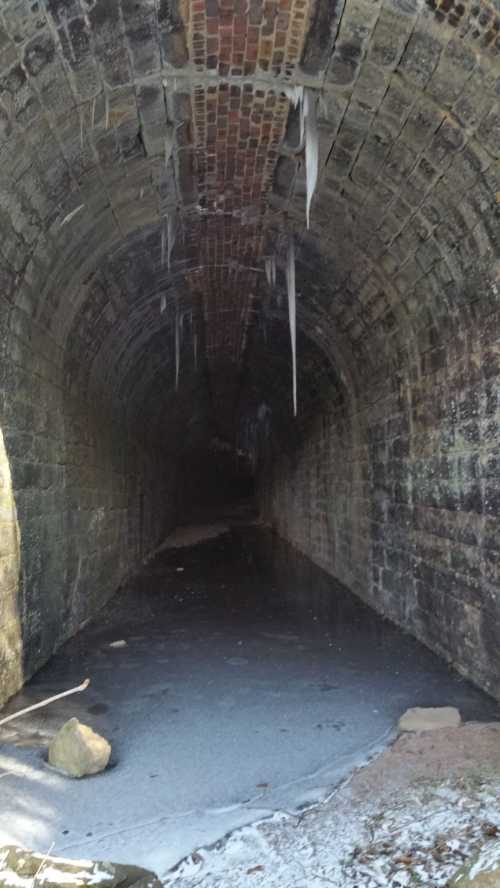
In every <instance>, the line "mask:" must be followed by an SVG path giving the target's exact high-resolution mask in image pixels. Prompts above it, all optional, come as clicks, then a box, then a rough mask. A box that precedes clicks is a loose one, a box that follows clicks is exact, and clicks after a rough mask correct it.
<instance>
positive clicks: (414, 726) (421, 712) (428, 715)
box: [399, 706, 462, 731]
mask: <svg viewBox="0 0 500 888" xmlns="http://www.w3.org/2000/svg"><path fill="white" fill-rule="evenodd" d="M461 724H462V718H461V715H460V713H459V711H458V709H456V708H455V707H454V706H437V707H428V708H421V707H419V706H415V707H413V709H407V710H406V712H405V713H404V715H402V716H401V718H400V719H399V730H400V731H435V730H437V729H438V728H458V727H460V725H461Z"/></svg>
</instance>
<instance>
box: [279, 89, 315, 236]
mask: <svg viewBox="0 0 500 888" xmlns="http://www.w3.org/2000/svg"><path fill="white" fill-rule="evenodd" d="M285 92H286V96H287V98H288V99H289V100H290V102H291V103H292V105H293V106H294V108H297V106H299V108H300V145H301V147H304V148H305V153H306V192H307V198H306V224H307V228H309V219H310V212H311V201H312V199H313V194H314V192H315V190H316V184H317V182H318V160H319V140H318V119H317V113H316V112H317V108H316V105H317V96H316V94H315V93H314V91H313V90H312V89H308V88H307V87H305V88H304V87H303V86H291V87H287V88H286V90H285Z"/></svg>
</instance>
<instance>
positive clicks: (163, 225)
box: [161, 219, 166, 268]
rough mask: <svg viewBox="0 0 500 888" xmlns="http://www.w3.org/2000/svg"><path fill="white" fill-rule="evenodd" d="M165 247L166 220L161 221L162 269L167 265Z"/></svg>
mask: <svg viewBox="0 0 500 888" xmlns="http://www.w3.org/2000/svg"><path fill="white" fill-rule="evenodd" d="M165 247H166V233H165V221H164V219H162V221H161V267H162V268H163V267H164V265H165Z"/></svg>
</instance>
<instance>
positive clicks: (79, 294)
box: [0, 0, 500, 431]
mask: <svg viewBox="0 0 500 888" xmlns="http://www.w3.org/2000/svg"><path fill="white" fill-rule="evenodd" d="M499 28H500V9H499V7H498V6H496V5H495V3H493V2H492V3H489V2H484V0H463V2H456V0H347V2H346V3H345V5H344V4H343V3H342V2H341V0H338V2H336V3H335V2H331V0H179V2H176V0H140V2H139V0H45V2H43V0H38V2H33V0H9V2H7V0H4V2H3V3H2V5H1V13H0V70H1V74H0V145H1V147H0V152H1V158H0V198H1V199H0V205H1V206H0V231H1V242H0V257H1V275H2V287H3V290H4V293H5V294H6V295H7V297H8V300H9V303H10V309H9V324H10V327H11V329H12V330H13V331H14V332H15V331H16V330H22V329H23V327H25V325H26V323H27V320H29V322H30V323H32V322H34V323H35V325H36V329H37V331H38V335H39V337H40V341H41V342H43V337H44V336H45V335H46V337H47V340H46V342H47V345H46V350H47V353H48V354H50V358H51V360H53V361H58V362H61V363H62V364H63V365H64V368H65V371H66V378H67V383H68V385H70V386H75V387H77V388H78V390H80V391H81V390H83V391H85V392H88V393H89V394H90V393H91V392H92V391H94V390H96V389H97V388H101V389H102V388H103V387H104V388H106V390H107V392H108V394H110V395H111V396H116V397H119V398H120V399H122V400H123V401H124V402H125V403H129V404H130V405H134V404H135V405H137V409H142V410H144V409H145V405H149V406H148V409H150V410H152V409H153V406H152V405H153V404H158V403H160V401H161V402H162V403H163V404H164V405H165V404H167V402H168V398H167V394H168V392H169V391H170V395H169V397H170V396H171V394H172V391H173V388H174V382H175V375H176V370H175V363H176V362H175V335H176V334H175V328H176V327H177V329H179V326H181V327H182V329H181V334H182V338H183V344H184V348H186V342H187V340H188V339H189V342H190V346H189V347H190V349H191V351H192V352H193V354H194V353H195V352H197V354H194V359H193V360H195V362H197V361H200V362H203V366H204V367H205V368H206V369H207V371H208V373H207V377H208V379H209V380H210V390H211V396H212V403H213V407H214V409H215V412H216V416H217V417H218V423H219V428H220V429H221V430H224V431H226V430H228V429H230V427H231V423H232V422H233V413H234V407H235V404H236V402H237V399H238V387H239V386H240V384H241V378H242V367H243V366H244V364H245V361H246V362H248V361H249V360H251V355H250V354H249V353H248V350H249V348H250V345H249V344H250V343H251V342H252V341H254V340H255V336H254V335H253V336H252V335H249V333H250V332H251V331H252V330H254V328H255V325H256V323H257V321H258V319H259V317H260V316H261V314H262V311H264V310H265V309H266V306H267V310H270V311H272V313H273V317H274V318H275V319H277V320H278V321H279V322H281V324H282V325H283V326H285V325H286V323H287V316H286V301H285V300H283V299H281V304H278V301H277V297H280V296H283V293H284V290H285V277H284V262H285V253H286V243H287V240H288V238H289V236H290V234H291V233H292V234H293V236H294V238H295V243H296V261H297V279H298V294H299V295H298V299H299V307H298V322H299V326H300V327H301V329H302V330H303V331H304V333H305V334H306V335H307V336H308V337H309V338H310V340H311V341H314V342H315V343H316V345H317V347H319V348H320V349H321V350H322V351H324V352H325V354H328V355H329V357H330V358H331V359H332V360H333V361H334V362H335V363H336V365H337V366H338V367H339V368H340V370H339V372H340V373H341V374H344V375H345V374H347V376H349V378H350V380H351V384H352V386H353V387H354V388H356V386H357V388H358V390H362V380H363V378H364V377H366V375H367V374H369V375H373V374H374V373H375V374H376V373H377V372H379V371H380V372H386V368H387V361H389V362H393V363H397V361H398V356H399V355H400V353H401V351H402V350H404V351H406V352H408V353H409V354H410V355H411V353H412V349H417V348H419V347H421V344H422V342H424V343H425V341H426V339H429V338H432V337H436V336H437V337H440V336H442V337H443V338H449V337H450V336H452V335H455V336H460V335H464V333H463V331H464V329H465V323H464V319H465V320H466V319H467V317H468V315H469V314H471V313H472V314H474V313H475V312H476V311H477V305H478V300H480V299H481V294H482V293H483V292H484V290H485V288H484V286H483V284H484V281H485V280H488V281H489V283H490V285H492V286H496V285H497V283H498V280H499V277H500V272H499V267H498V255H499V225H498V218H499V210H500V176H499V157H500V76H499V62H498V59H499V55H498V52H499V48H500V31H499ZM297 86H299V87H307V88H308V89H309V90H310V94H311V95H312V96H314V101H315V103H317V113H318V119H319V181H318V186H317V189H316V193H315V196H314V199H313V204H312V211H311V227H310V230H306V223H305V189H306V180H305V161H304V150H303V145H302V144H301V140H300V135H299V133H298V112H297V110H296V109H295V108H294V106H293V102H291V100H290V94H291V93H290V89H291V88H292V87H297ZM274 254H275V255H276V256H277V258H278V280H277V285H276V293H274V294H273V293H271V292H270V291H269V287H268V285H267V284H266V279H265V275H264V261H265V258H266V257H268V256H270V255H274ZM495 263H497V264H495ZM273 323H274V322H273ZM285 328H286V327H285ZM269 329H270V331H272V329H273V324H271V325H270V327H269ZM178 335H179V334H178ZM282 339H283V337H281V340H282ZM281 340H280V341H281ZM54 341H55V343H56V344H57V349H56V351H54ZM273 366H274V365H273V363H272V361H270V362H269V367H270V369H269V373H272V372H273V371H272V369H271V368H272V367H273ZM287 368H288V365H287ZM182 372H183V370H182V367H181V368H180V373H181V375H182ZM287 372H288V369H287ZM260 376H262V374H260ZM276 387H277V389H279V390H280V391H281V388H282V387H281V386H280V385H278V386H276ZM159 390H160V391H161V392H162V393H163V395H164V398H163V401H162V398H161V397H160V398H159V397H158V391H159ZM131 409H132V407H131Z"/></svg>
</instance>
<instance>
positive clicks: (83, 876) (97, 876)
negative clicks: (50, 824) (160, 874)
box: [0, 845, 161, 888]
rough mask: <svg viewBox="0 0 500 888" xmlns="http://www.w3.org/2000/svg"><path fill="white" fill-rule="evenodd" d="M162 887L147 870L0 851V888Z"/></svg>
mask: <svg viewBox="0 0 500 888" xmlns="http://www.w3.org/2000/svg"><path fill="white" fill-rule="evenodd" d="M35 876H36V883H37V886H39V888H86V886H89V888H90V886H95V885H96V884H99V888H118V886H119V888H161V882H160V881H159V880H158V878H157V877H156V876H155V874H154V873H152V872H150V870H145V869H142V868H141V867H138V866H128V865H126V864H121V863H103V862H94V861H92V860H67V859H65V858H64V857H48V856H47V855H45V854H35V853H34V852H32V851H26V850H25V849H23V848H19V847H17V846H15V845H5V846H3V847H1V848H0V888H33V884H34V881H35V879H34V877H35Z"/></svg>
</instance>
